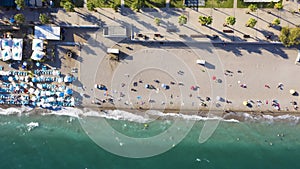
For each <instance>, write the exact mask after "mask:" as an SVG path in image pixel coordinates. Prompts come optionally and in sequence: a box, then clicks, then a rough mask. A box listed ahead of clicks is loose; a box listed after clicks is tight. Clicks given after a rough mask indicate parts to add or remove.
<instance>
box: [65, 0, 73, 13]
mask: <svg viewBox="0 0 300 169" xmlns="http://www.w3.org/2000/svg"><path fill="white" fill-rule="evenodd" d="M63 8H64V9H65V10H66V11H67V12H74V8H75V6H74V4H73V3H72V2H70V1H66V2H65V3H64V4H63Z"/></svg>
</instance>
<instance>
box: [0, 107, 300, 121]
mask: <svg viewBox="0 0 300 169" xmlns="http://www.w3.org/2000/svg"><path fill="white" fill-rule="evenodd" d="M31 110H32V108H29V107H20V108H7V109H2V108H0V115H22V114H27V113H28V112H30V111H31ZM41 115H56V116H69V117H75V118H80V117H84V116H94V117H103V118H107V119H113V120H126V121H133V122H138V123H147V122H149V121H152V120H154V119H156V118H159V117H168V118H173V119H175V118H181V119H185V120H195V121H207V120H221V121H225V122H234V123H238V122H239V121H238V120H236V119H223V118H221V117H217V116H215V117H203V116H198V115H187V114H181V113H163V112H160V111H155V110H150V111H147V113H146V115H145V116H143V115H139V114H134V113H130V112H127V111H123V110H105V111H99V112H97V111H92V110H82V109H78V108H70V107H67V108H63V109H61V110H57V111H51V112H50V113H49V112H48V113H42V114H41ZM228 115H232V116H236V117H243V119H244V120H246V121H268V122H274V121H289V122H293V123H298V122H299V120H300V117H299V116H294V115H288V114H286V115H282V116H275V117H274V116H271V115H261V116H254V115H251V114H248V113H228ZM150 117H151V118H150ZM153 117H154V118H153ZM225 117H226V116H225Z"/></svg>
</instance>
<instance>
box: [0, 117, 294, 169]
mask: <svg viewBox="0 0 300 169" xmlns="http://www.w3.org/2000/svg"><path fill="white" fill-rule="evenodd" d="M68 120H70V117H63V116H38V115H30V116H24V115H23V116H0V147H1V148H0V161H1V162H0V168H1V169H10V168H11V169H16V168H25V169H31V168H32V169H53V168H58V169H60V168H64V169H69V168H70V169H85V168H88V169H100V168H103V169H160V168H161V169H174V168H179V169H181V168H182V169H193V168H195V169H297V168H300V163H299V161H300V134H299V132H300V126H299V125H298V124H293V123H289V122H285V123H283V122H276V123H275V122H274V123H267V122H240V123H229V122H221V123H220V125H219V126H218V128H217V130H216V131H215V133H214V134H213V136H212V137H211V138H210V139H209V140H208V141H207V142H205V143H203V144H199V143H198V141H197V140H198V137H199V132H200V130H201V128H202V127H203V124H204V122H203V121H199V122H197V123H196V124H195V125H194V127H193V128H192V130H191V131H190V133H189V134H188V135H187V137H185V139H184V140H183V141H182V142H181V143H179V144H178V145H177V146H175V147H174V148H172V149H171V150H169V151H167V152H165V153H163V154H160V155H157V156H154V157H150V158H143V159H131V158H125V157H120V156H117V155H114V154H111V153H109V152H107V151H105V150H103V149H102V148H101V147H99V146H97V144H95V143H94V142H93V141H92V140H91V139H90V138H89V137H88V136H87V135H86V134H85V132H84V130H83V129H82V128H81V126H80V123H79V121H78V120H77V119H74V120H73V121H72V122H67V121H68ZM107 121H108V122H109V124H110V125H111V126H113V127H114V128H115V129H116V130H118V131H120V132H122V133H125V134H127V135H129V136H132V137H133V136H136V137H146V136H147V135H156V134H157V133H160V132H162V131H163V130H165V129H167V128H168V127H169V126H170V125H172V121H155V122H152V123H150V125H149V127H148V128H147V130H145V129H144V125H143V124H139V123H134V122H126V121H115V120H107ZM29 122H38V123H39V124H40V126H39V127H37V128H35V129H33V130H31V131H27V127H26V124H28V123H29ZM124 124H126V125H124ZM124 126H126V127H124ZM278 134H284V136H277V135H278ZM271 143H272V145H271Z"/></svg>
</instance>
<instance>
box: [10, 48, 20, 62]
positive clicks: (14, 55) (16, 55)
mask: <svg viewBox="0 0 300 169" xmlns="http://www.w3.org/2000/svg"><path fill="white" fill-rule="evenodd" d="M12 59H13V60H22V49H13V50H12Z"/></svg>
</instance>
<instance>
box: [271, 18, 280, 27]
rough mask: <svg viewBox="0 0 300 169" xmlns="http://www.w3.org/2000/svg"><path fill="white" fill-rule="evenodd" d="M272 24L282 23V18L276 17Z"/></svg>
mask: <svg viewBox="0 0 300 169" xmlns="http://www.w3.org/2000/svg"><path fill="white" fill-rule="evenodd" d="M272 24H273V25H276V26H278V25H280V19H278V18H276V19H274V20H273V22H272Z"/></svg>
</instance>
